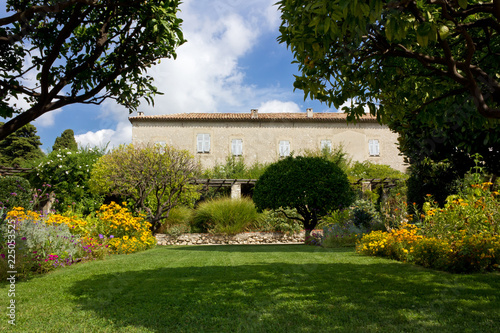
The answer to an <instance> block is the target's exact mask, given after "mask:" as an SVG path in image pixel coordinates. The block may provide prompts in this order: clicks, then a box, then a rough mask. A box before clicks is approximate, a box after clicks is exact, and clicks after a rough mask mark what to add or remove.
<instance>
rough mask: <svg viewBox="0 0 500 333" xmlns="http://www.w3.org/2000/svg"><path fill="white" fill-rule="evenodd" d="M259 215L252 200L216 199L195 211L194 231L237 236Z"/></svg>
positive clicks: (201, 205)
mask: <svg viewBox="0 0 500 333" xmlns="http://www.w3.org/2000/svg"><path fill="white" fill-rule="evenodd" d="M257 219H259V213H258V212H257V209H256V208H255V205H254V204H253V202H252V200H251V199H248V198H241V199H231V198H224V199H215V200H208V201H205V202H202V203H201V204H200V205H199V206H198V208H197V209H196V211H195V214H194V218H193V230H194V231H197V232H211V233H226V234H236V233H239V232H243V231H245V230H247V228H248V227H249V226H250V225H252V223H254V222H255V221H256V220H257Z"/></svg>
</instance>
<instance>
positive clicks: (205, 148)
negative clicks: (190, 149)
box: [196, 134, 210, 153]
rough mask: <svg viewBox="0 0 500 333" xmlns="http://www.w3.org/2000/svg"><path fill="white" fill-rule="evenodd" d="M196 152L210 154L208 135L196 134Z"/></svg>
mask: <svg viewBox="0 0 500 333" xmlns="http://www.w3.org/2000/svg"><path fill="white" fill-rule="evenodd" d="M196 151H197V152H198V153H209V152H210V134H198V135H197V137H196Z"/></svg>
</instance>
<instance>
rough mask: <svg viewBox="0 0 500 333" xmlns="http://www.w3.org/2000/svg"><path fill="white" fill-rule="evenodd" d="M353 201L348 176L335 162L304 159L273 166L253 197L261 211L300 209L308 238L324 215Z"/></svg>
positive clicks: (268, 169) (288, 160) (257, 186)
mask: <svg viewBox="0 0 500 333" xmlns="http://www.w3.org/2000/svg"><path fill="white" fill-rule="evenodd" d="M353 198H354V196H353V192H352V190H351V187H350V183H349V180H348V178H347V175H346V174H345V172H344V171H342V169H340V168H339V167H338V166H337V165H335V163H333V162H330V161H327V160H325V159H323V158H320V157H302V156H298V157H287V158H285V159H283V160H280V161H278V162H276V163H274V164H271V165H270V166H269V167H268V168H267V169H266V171H265V172H264V174H263V175H262V176H261V177H260V178H259V180H258V181H257V183H256V184H255V189H254V194H253V200H254V202H255V205H256V206H257V208H259V209H275V210H277V209H280V208H285V207H289V208H295V209H297V212H298V213H299V214H300V216H301V218H300V220H301V221H302V223H303V224H304V228H305V230H306V235H309V234H310V232H311V231H312V230H313V229H314V228H315V227H316V225H317V224H318V219H319V218H320V217H321V216H324V215H326V214H327V213H329V212H331V211H333V210H336V209H339V208H342V207H346V206H349V205H350V204H351V203H352V200H353ZM285 214H286V213H285Z"/></svg>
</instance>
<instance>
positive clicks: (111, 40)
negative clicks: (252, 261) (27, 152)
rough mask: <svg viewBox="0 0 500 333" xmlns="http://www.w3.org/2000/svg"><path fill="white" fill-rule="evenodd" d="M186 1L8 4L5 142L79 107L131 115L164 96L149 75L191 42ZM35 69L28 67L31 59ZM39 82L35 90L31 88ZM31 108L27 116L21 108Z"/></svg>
mask: <svg viewBox="0 0 500 333" xmlns="http://www.w3.org/2000/svg"><path fill="white" fill-rule="evenodd" d="M179 3H180V1H179V0H159V1H144V0H116V1H111V0H103V1H95V0H61V1H46V0H25V1H18V0H7V1H6V11H7V16H5V17H2V18H0V51H1V54H2V57H1V59H0V97H1V98H0V116H1V117H4V118H10V117H12V119H10V120H9V121H7V122H6V123H5V124H3V125H2V126H0V139H3V138H5V137H6V136H7V135H8V134H10V133H12V132H14V131H15V130H17V129H19V128H20V127H22V126H23V125H26V124H27V123H29V122H30V121H32V120H34V119H36V118H37V117H39V116H41V115H43V114H45V113H47V112H50V111H52V110H56V109H59V108H62V107H64V106H66V105H70V104H74V103H86V104H100V103H102V102H103V101H104V100H106V99H114V100H116V102H117V103H119V104H121V105H124V106H125V107H127V108H128V109H130V110H131V112H132V111H133V110H135V109H137V107H138V105H139V104H140V100H141V98H144V99H146V101H148V103H153V96H154V95H155V94H156V93H158V91H157V89H156V87H155V86H154V85H153V80H152V78H151V77H150V76H147V75H145V72H146V71H147V69H148V68H150V67H151V66H152V65H154V64H156V63H158V61H159V60H160V59H162V58H170V57H174V58H175V56H176V53H175V49H176V48H177V47H178V46H179V45H181V44H182V43H184V42H185V40H184V38H183V34H182V31H181V28H180V25H181V22H182V20H181V19H179V18H178V17H177V16H176V15H177V11H178V5H179ZM27 57H28V58H29V59H30V60H31V61H30V63H29V64H28V65H26V66H25V65H24V64H23V62H24V59H25V58H27ZM28 74H29V75H32V76H33V77H36V78H37V80H36V84H35V85H34V86H32V85H31V84H28V83H27V82H26V81H25V80H23V78H24V77H26V75H28ZM19 99H21V100H25V101H26V102H28V104H29V106H28V107H27V108H26V109H22V108H21V107H20V106H19V105H17V100H19Z"/></svg>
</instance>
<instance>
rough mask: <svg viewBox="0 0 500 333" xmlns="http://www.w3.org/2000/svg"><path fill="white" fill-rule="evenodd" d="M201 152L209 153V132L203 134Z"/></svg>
mask: <svg viewBox="0 0 500 333" xmlns="http://www.w3.org/2000/svg"><path fill="white" fill-rule="evenodd" d="M203 135H204V137H203V152H204V153H209V152H210V134H203Z"/></svg>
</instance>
